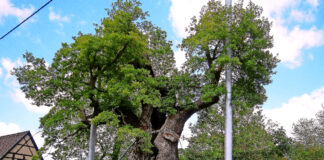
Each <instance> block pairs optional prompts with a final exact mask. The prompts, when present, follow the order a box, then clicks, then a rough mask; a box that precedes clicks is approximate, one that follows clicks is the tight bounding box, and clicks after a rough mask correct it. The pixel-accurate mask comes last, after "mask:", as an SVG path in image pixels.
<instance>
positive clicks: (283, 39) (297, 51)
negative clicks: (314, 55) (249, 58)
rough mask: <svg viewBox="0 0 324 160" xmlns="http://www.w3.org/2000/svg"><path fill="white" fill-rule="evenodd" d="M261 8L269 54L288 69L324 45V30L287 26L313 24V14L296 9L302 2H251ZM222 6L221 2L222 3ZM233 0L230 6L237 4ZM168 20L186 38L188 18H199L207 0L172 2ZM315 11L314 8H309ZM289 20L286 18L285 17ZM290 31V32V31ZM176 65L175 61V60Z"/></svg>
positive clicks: (235, 0)
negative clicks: (268, 35)
mask: <svg viewBox="0 0 324 160" xmlns="http://www.w3.org/2000/svg"><path fill="white" fill-rule="evenodd" d="M253 1H254V2H255V3H256V4H258V5H260V6H262V8H263V10H264V12H263V15H264V16H265V17H268V18H269V20H270V21H272V22H273V27H272V30H271V34H272V35H274V48H273V49H272V52H273V53H274V54H278V58H279V59H280V60H281V62H282V63H284V64H285V65H286V66H288V67H289V68H291V69H293V68H296V67H298V66H300V65H301V64H302V61H303V58H304V57H303V54H304V53H303V50H305V49H310V48H313V47H318V46H321V45H323V44H324V30H322V29H317V28H316V27H315V26H313V27H311V28H304V29H301V28H300V27H299V25H295V26H289V27H288V26H287V23H286V22H287V21H289V20H290V21H294V22H297V23H302V22H313V21H315V18H314V15H313V13H312V10H307V11H303V10H301V9H300V8H299V7H300V5H302V1H301V0H280V1H276V2H273V1H272V0H253ZM221 2H223V1H221ZM236 2H237V0H234V1H233V3H236ZM307 2H308V3H309V4H311V5H312V6H314V7H316V6H318V1H317V0H307ZM171 3H172V4H171V7H170V13H169V20H170V21H171V23H172V27H173V30H174V32H175V34H176V35H177V36H178V37H179V38H184V37H186V36H187V33H186V32H185V28H186V27H187V26H188V25H189V24H190V21H191V20H190V18H191V17H193V16H197V15H199V11H200V9H201V7H202V6H203V5H205V4H207V0H171ZM311 9H314V8H311ZM286 12H287V13H288V15H289V13H290V16H289V17H287V14H285V13H286ZM290 28H292V29H290ZM176 60H177V61H178V59H176Z"/></svg>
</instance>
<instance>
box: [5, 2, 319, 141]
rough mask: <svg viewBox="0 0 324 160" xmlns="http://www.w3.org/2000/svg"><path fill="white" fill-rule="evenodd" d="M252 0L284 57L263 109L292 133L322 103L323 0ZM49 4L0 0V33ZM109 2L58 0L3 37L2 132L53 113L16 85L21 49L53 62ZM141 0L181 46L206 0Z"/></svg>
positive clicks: (33, 126) (33, 125) (33, 124)
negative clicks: (12, 72) (260, 9)
mask: <svg viewBox="0 0 324 160" xmlns="http://www.w3.org/2000/svg"><path fill="white" fill-rule="evenodd" d="M253 1H254V2H255V3H257V4H259V5H261V6H262V7H263V8H264V14H263V15H264V16H266V17H268V18H269V19H270V20H271V21H272V22H273V27H272V31H271V33H272V34H273V36H274V48H273V49H272V50H271V51H272V52H273V53H274V54H278V58H279V59H280V60H281V62H280V63H279V65H278V67H277V68H276V71H277V74H276V75H275V76H273V83H272V84H270V85H269V86H267V87H266V89H267V96H268V101H267V102H266V103H265V104H264V114H265V115H266V116H267V117H269V118H271V119H273V120H274V121H278V122H279V123H280V124H281V125H283V126H284V127H285V129H286V130H288V132H289V131H290V130H291V124H292V123H293V122H294V121H296V120H297V119H298V118H301V117H307V118H310V117H314V115H315V113H316V112H317V111H318V110H320V109H321V104H322V103H324V74H323V71H322V70H323V69H324V63H323V62H324V54H323V53H322V52H323V50H324V21H323V19H324V1H323V0H280V1H279V0H277V1H273V0H253ZM46 2H47V0H37V1H36V0H0V36H2V35H3V34H5V33H6V32H7V31H9V30H10V29H11V28H12V27H14V26H15V25H16V24H18V23H19V22H20V21H22V20H23V19H24V18H26V17H27V16H28V15H30V14H31V13H32V12H33V11H35V10H37V9H38V8H39V7H41V6H42V5H43V4H45V3H46ZM234 2H235V1H234ZM111 3H112V1H111V0H96V1H95V3H94V1H89V0H68V1H63V0H53V2H52V3H50V4H49V5H48V6H47V7H45V8H44V9H43V10H41V11H40V12H39V13H38V14H36V16H34V17H33V18H32V19H30V20H29V21H27V23H25V24H23V25H22V26H21V27H19V28H18V29H17V30H15V31H14V32H12V33H11V34H9V35H8V36H7V37H5V38H4V39H2V40H0V102H1V103H0V135H3V134H8V133H13V132H17V131H24V130H32V131H33V132H34V133H35V132H37V131H38V126H39V122H38V120H39V118H40V117H42V116H43V115H44V114H45V113H46V112H47V111H48V108H46V107H41V108H37V107H36V106H33V105H31V104H30V101H28V100H26V99H25V98H24V95H23V94H22V93H21V91H20V90H19V85H18V83H17V81H16V80H15V77H13V76H11V75H10V70H11V69H12V68H13V67H14V66H18V65H21V64H23V63H24V62H23V59H22V54H23V53H25V52H26V51H29V52H32V53H33V54H34V55H35V56H36V57H44V58H45V59H46V61H47V62H48V63H50V62H51V59H52V58H53V57H54V54H55V52H56V51H57V50H58V49H59V48H60V45H61V43H62V42H68V43H70V42H72V36H76V35H77V33H78V32H79V31H81V32H83V33H93V31H94V30H93V28H94V27H93V24H94V23H97V24H99V23H100V20H101V19H102V18H103V17H105V15H106V11H105V8H108V7H109V6H110V4H111ZM142 3H143V9H144V10H146V11H148V12H149V14H150V15H151V16H150V17H149V20H151V21H152V22H153V24H156V25H158V26H160V27H161V28H162V29H164V30H166V31H167V33H168V39H169V40H172V41H173V43H174V44H175V45H176V44H178V43H179V42H181V39H182V38H184V37H186V36H187V35H186V33H185V30H184V28H185V27H186V26H187V25H188V24H189V22H190V18H191V17H192V16H194V15H198V13H199V10H200V8H201V6H202V5H204V4H206V3H207V0H143V1H142ZM174 51H175V57H176V59H177V65H178V66H180V65H181V63H182V62H183V61H184V56H183V52H182V51H180V50H178V49H177V48H176V47H174ZM193 121H194V120H193ZM185 132H187V130H185ZM36 136H37V137H38V136H39V134H38V135H36ZM40 143H41V142H40Z"/></svg>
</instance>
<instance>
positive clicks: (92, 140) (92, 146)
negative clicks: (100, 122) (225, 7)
mask: <svg viewBox="0 0 324 160" xmlns="http://www.w3.org/2000/svg"><path fill="white" fill-rule="evenodd" d="M96 137H97V125H95V124H92V123H91V127H90V142H89V154H88V160H94V156H95V144H96Z"/></svg>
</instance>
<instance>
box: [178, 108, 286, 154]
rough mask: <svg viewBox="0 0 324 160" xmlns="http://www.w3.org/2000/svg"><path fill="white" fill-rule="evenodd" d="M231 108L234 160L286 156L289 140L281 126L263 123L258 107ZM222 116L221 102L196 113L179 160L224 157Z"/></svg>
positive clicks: (223, 110)
mask: <svg viewBox="0 0 324 160" xmlns="http://www.w3.org/2000/svg"><path fill="white" fill-rule="evenodd" d="M233 109H234V110H233V122H234V123H233V129H234V130H233V158H234V159H278V158H279V157H281V158H283V157H284V156H287V155H288V153H289V151H290V150H289V149H290V148H289V147H290V142H291V141H290V140H289V138H287V136H286V133H285V131H284V130H283V128H282V127H278V125H277V124H275V123H272V122H268V123H265V118H264V117H263V115H262V112H261V110H260V107H251V108H245V109H243V108H242V107H239V106H233ZM224 116H225V107H224V105H222V106H213V107H211V108H208V109H206V110H203V111H201V112H200V113H199V116H198V121H197V123H196V124H195V125H193V126H192V127H191V131H192V133H193V136H192V137H190V138H189V139H188V141H189V146H188V148H186V149H184V150H183V153H182V159H184V160H185V159H188V160H190V159H192V160H194V159H201V160H203V159H224V133H225V127H224Z"/></svg>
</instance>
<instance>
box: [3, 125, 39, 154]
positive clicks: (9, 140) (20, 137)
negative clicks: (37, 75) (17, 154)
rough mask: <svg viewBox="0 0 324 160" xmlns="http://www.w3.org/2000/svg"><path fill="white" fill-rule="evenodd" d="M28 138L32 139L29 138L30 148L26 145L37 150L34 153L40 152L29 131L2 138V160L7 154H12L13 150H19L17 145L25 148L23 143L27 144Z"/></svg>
mask: <svg viewBox="0 0 324 160" xmlns="http://www.w3.org/2000/svg"><path fill="white" fill-rule="evenodd" d="M26 137H30V138H29V141H30V142H29V143H30V144H29V146H28V144H26V145H27V146H28V147H31V146H30V145H32V146H33V148H34V149H35V150H34V151H37V150H38V148H37V145H36V143H35V141H34V139H33V137H32V135H31V134H30V132H29V131H25V132H20V133H15V134H10V135H5V136H0V159H2V158H4V157H5V156H6V155H7V154H9V152H12V151H13V150H17V149H15V148H17V147H16V146H17V145H19V146H25V144H23V143H22V142H24V143H27V141H28V139H27V141H26ZM20 143H21V144H20ZM19 148H21V147H19ZM31 154H32V153H31Z"/></svg>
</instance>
